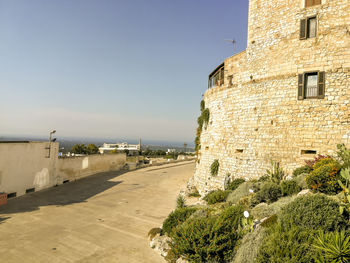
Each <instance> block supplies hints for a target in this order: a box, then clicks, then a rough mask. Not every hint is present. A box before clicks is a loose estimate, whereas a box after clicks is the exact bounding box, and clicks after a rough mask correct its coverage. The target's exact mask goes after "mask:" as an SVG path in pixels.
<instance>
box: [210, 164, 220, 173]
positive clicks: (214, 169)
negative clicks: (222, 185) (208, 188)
mask: <svg viewBox="0 0 350 263" xmlns="http://www.w3.org/2000/svg"><path fill="white" fill-rule="evenodd" d="M219 167H220V164H219V160H214V161H213V163H212V164H211V166H210V174H211V175H212V176H216V175H218V172H219Z"/></svg>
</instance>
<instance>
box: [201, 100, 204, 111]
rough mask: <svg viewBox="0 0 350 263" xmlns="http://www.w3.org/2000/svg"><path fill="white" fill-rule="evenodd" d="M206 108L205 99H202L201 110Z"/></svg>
mask: <svg viewBox="0 0 350 263" xmlns="http://www.w3.org/2000/svg"><path fill="white" fill-rule="evenodd" d="M204 109H205V101H204V100H201V111H204Z"/></svg>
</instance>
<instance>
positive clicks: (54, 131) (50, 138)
mask: <svg viewBox="0 0 350 263" xmlns="http://www.w3.org/2000/svg"><path fill="white" fill-rule="evenodd" d="M54 133H56V130H52V131H50V137H49V156H48V157H47V158H50V156H51V155H50V154H51V142H52V134H54Z"/></svg>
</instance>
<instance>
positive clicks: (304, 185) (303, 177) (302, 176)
mask: <svg viewBox="0 0 350 263" xmlns="http://www.w3.org/2000/svg"><path fill="white" fill-rule="evenodd" d="M306 175H307V174H299V175H298V176H297V177H295V178H294V179H293V180H295V181H296V182H297V184H298V185H299V186H300V187H301V188H302V189H307V188H308V185H307V183H306Z"/></svg>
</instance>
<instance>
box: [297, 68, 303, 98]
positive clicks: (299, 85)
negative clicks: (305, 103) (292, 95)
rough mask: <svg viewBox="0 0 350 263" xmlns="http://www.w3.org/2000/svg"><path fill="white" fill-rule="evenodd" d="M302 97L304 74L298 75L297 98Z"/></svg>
mask: <svg viewBox="0 0 350 263" xmlns="http://www.w3.org/2000/svg"><path fill="white" fill-rule="evenodd" d="M303 99H304V74H299V75H298V100H303Z"/></svg>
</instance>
